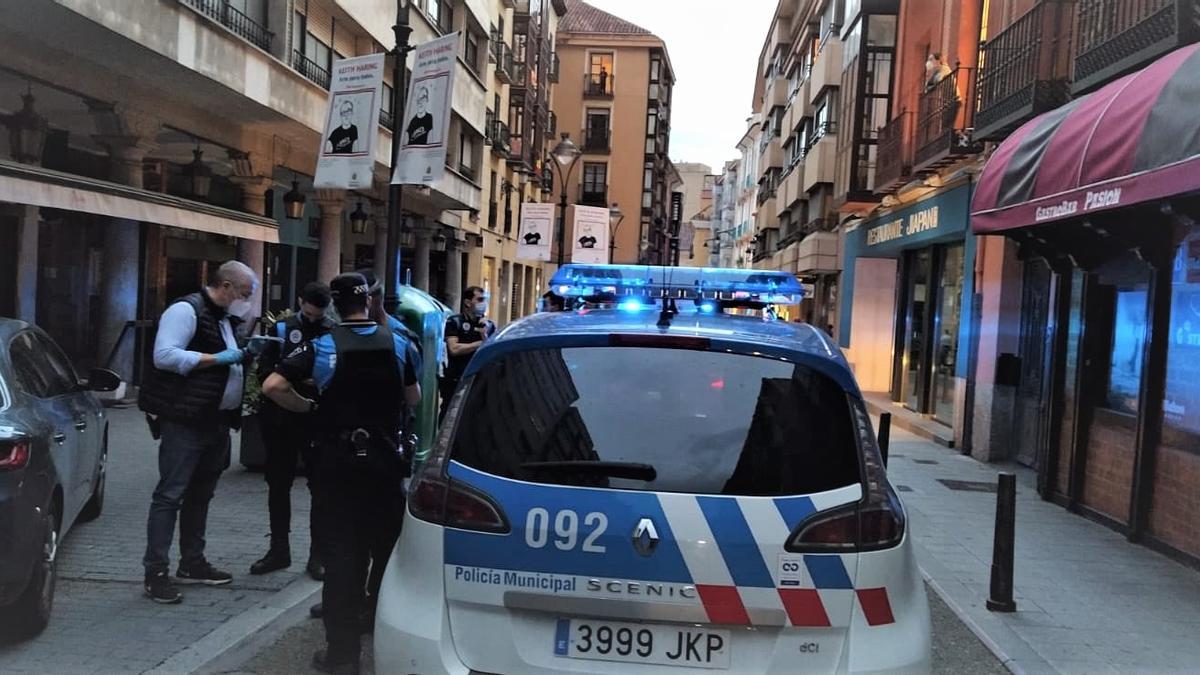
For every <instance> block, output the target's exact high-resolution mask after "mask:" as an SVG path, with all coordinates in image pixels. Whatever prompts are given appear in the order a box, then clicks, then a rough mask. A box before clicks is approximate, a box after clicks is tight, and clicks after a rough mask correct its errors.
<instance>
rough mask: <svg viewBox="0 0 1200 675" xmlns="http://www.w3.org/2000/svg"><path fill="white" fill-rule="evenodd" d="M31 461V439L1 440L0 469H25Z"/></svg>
mask: <svg viewBox="0 0 1200 675" xmlns="http://www.w3.org/2000/svg"><path fill="white" fill-rule="evenodd" d="M28 463H29V441H28V440H27V439H22V440H19V441H0V471H16V470H17V469H24V468H25V465H26V464H28Z"/></svg>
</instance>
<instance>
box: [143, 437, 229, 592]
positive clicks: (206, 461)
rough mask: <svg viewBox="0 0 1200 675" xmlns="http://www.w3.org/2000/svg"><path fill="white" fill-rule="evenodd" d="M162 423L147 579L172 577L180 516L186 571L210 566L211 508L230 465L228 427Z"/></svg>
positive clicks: (149, 529) (181, 550)
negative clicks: (206, 540)
mask: <svg viewBox="0 0 1200 675" xmlns="http://www.w3.org/2000/svg"><path fill="white" fill-rule="evenodd" d="M160 423H161V429H162V443H161V444H160V445H159V447H158V476H159V478H158V486H157V487H155V488H154V496H153V497H152V498H151V500H150V518H149V520H148V522H147V524H146V555H145V557H143V558H142V564H143V565H144V566H145V568H146V574H147V575H151V574H156V573H158V572H166V571H168V569H169V567H170V552H171V539H173V538H174V536H175V518H176V516H177V515H178V517H179V564H180V566H181V567H188V566H190V565H195V564H197V563H200V562H203V561H204V530H205V526H206V525H207V522H208V503H209V502H210V501H212V496H213V492H214V491H215V490H216V488H217V480H218V479H219V478H220V477H221V472H222V471H224V470H225V469H227V468H229V460H230V447H229V445H230V444H229V425H228V424H226V423H224V422H216V423H210V424H190V423H185V422H177V421H172V420H166V419H160Z"/></svg>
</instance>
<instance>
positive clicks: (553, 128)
mask: <svg viewBox="0 0 1200 675" xmlns="http://www.w3.org/2000/svg"><path fill="white" fill-rule="evenodd" d="M557 136H558V115H556V114H554V111H553V110H552V111H550V116H549V117H547V118H546V138H549V139H553V138H556V137H557Z"/></svg>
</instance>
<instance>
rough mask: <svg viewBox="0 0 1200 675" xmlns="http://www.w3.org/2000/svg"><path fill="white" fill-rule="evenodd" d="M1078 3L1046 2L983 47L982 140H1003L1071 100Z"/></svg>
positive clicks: (979, 87) (979, 119)
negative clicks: (1022, 124) (1018, 127)
mask: <svg viewBox="0 0 1200 675" xmlns="http://www.w3.org/2000/svg"><path fill="white" fill-rule="evenodd" d="M1074 7H1075V0H1041V1H1040V2H1038V3H1037V4H1036V5H1034V7H1033V8H1032V9H1030V10H1029V11H1028V12H1026V13H1025V14H1024V15H1022V16H1021V17H1020V18H1018V19H1017V20H1016V21H1014V22H1013V23H1012V24H1011V25H1009V26H1008V27H1007V28H1005V29H1004V30H1002V31H1000V32H999V33H997V34H996V35H995V37H993V38H992V39H991V40H988V41H987V42H986V43H984V44H981V45H980V47H979V52H980V63H981V64H982V65H981V66H980V69H979V77H978V79H977V87H976V89H977V91H978V101H979V104H978V113H977V114H976V115H975V127H976V129H977V130H978V131H979V133H980V136H981V137H982V138H988V137H1000V136H1003V135H1004V134H1005V133H1007V131H1008V130H1009V129H1011V128H1012V127H1015V126H1016V125H1017V124H1019V123H1020V122H1022V121H1024V120H1025V119H1028V118H1029V117H1032V116H1033V115H1035V114H1037V113H1039V112H1044V111H1046V110H1050V109H1052V108H1056V107H1058V106H1059V105H1062V104H1063V103H1065V102H1066V101H1067V100H1068V99H1069V91H1068V85H1067V78H1068V76H1069V74H1070V67H1071V59H1070V47H1071V33H1072V25H1073V23H1072V22H1073V19H1074Z"/></svg>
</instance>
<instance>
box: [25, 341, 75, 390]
mask: <svg viewBox="0 0 1200 675" xmlns="http://www.w3.org/2000/svg"><path fill="white" fill-rule="evenodd" d="M32 335H33V346H34V349H36V350H37V351H38V353H40V354H41V355H42V357H43V358H42V359H41V360H40V362H39V363H40V366H41V368H42V369H43V370H45V371H47V379H48V381H49V382H50V386H51V392H52V393H51V394H50V395H51V396H61V395H62V394H66V393H69V392H72V391H75V389H76V388H77V387H78V386H79V376H78V375H77V374H76V373H75V367H74V366H72V365H71V360H70V359H69V358H67V355H66V354H64V353H63V351H62V349H60V348H59V346H58V344H57V343H55V342H54V340H51V339H50V338H49V337H48V336H46V335H43V334H41V333H33V334H32Z"/></svg>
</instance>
